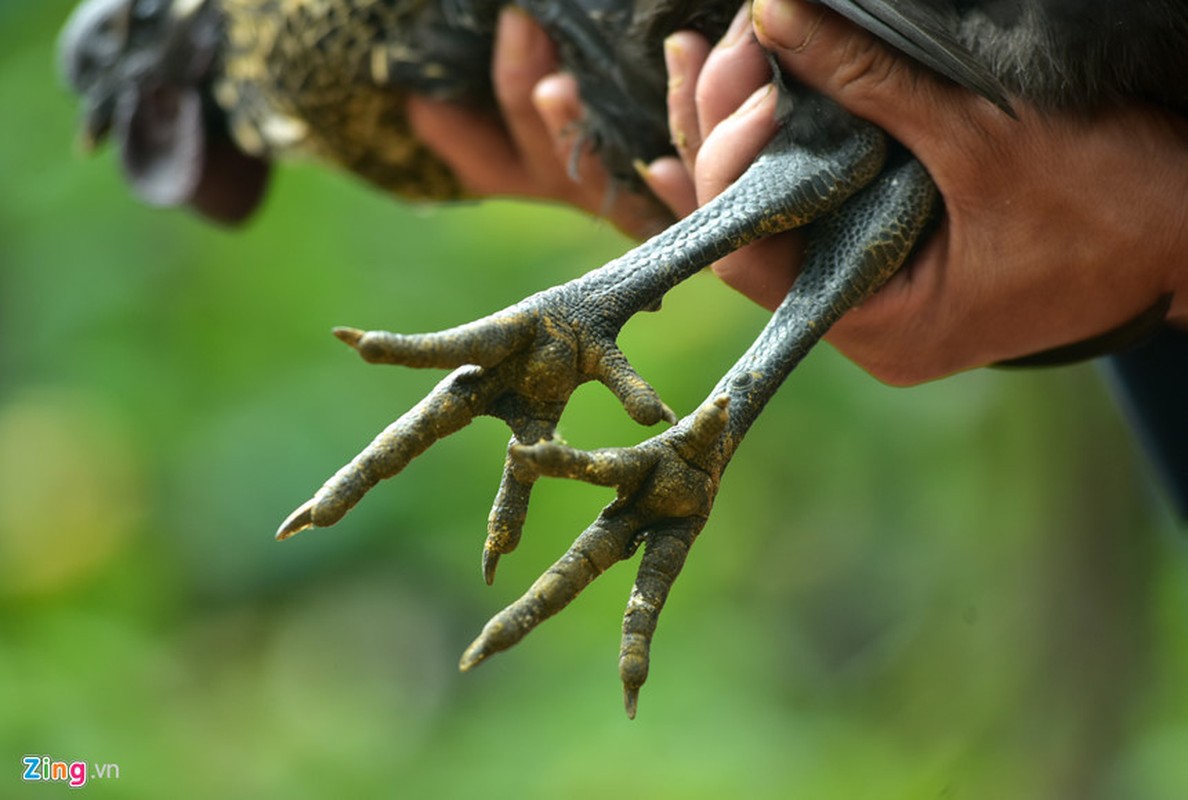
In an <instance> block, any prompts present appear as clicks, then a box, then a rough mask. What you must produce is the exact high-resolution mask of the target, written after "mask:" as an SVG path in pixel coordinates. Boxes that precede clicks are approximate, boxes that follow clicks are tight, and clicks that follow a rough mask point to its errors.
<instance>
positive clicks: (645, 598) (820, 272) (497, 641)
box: [461, 160, 937, 717]
mask: <svg viewBox="0 0 1188 800" xmlns="http://www.w3.org/2000/svg"><path fill="white" fill-rule="evenodd" d="M936 204H937V193H936V189H935V187H934V186H933V184H932V181H931V180H930V179H929V177H928V175H927V173H926V172H925V171H924V168H923V167H922V166H920V164H919V162H917V161H915V160H906V161H904V162H903V163H902V164H900V165H898V166H896V167H894V168H892V169H889V170H888V171H887V172H886V173H884V174H883V175H882V176H881V177H880V178H879V179H878V180H877V181H876V182H875V183H874V184H872V185H871V186H869V187H867V188H866V189H864V190H863V191H862V192H861V193H860V194H858V195H857V196H856V197H854V198H853V199H852V200H851V201H850V202H848V203H847V204H846V205H845V206H844V207H843V208H842V209H841V210H840V211H837V212H835V213H833V214H831V215H830V216H829V217H827V218H825V219H823V220H822V221H820V222H819V223H817V224H816V225H815V226H814V228H813V229H812V230H811V232H810V243H809V248H808V251H807V252H806V257H805V264H804V269H803V271H802V273H801V275H800V276H799V278H798V279H797V281H796V283H795V285H794V286H793V287H792V290H791V291H790V292H789V294H788V296H787V298H786V299H785V300H784V302H783V303H782V304H781V305H780V307H779V309H777V311H776V312H775V314H774V315H773V316H772V318H771V320H770V321H769V322H768V324H767V326H766V327H765V328H764V329H763V331H762V333H760V335H759V338H758V339H757V340H756V341H755V343H754V344H753V345H752V346H751V348H750V349H749V350H748V351H747V352H746V354H745V355H743V357H742V358H741V359H739V361H738V362H737V363H736V364H735V365H734V366H733V367H732V368H731V369H730V371H729V372H728V373H727V374H726V376H725V377H723V378H722V380H721V381H720V382H719V383H718V385H717V386H716V387H714V390H713V392H712V393H711V394H710V398H709V399H708V400H707V401H706V403H705V404H704V405H702V407H701V408H700V409H698V410H697V411H696V412H695V413H693V414H691V415H690V416H688V417H686V418H685V419H683V420H682V421H681V422H680V423H678V424H677V425H676V426H675V427H673V428H671V429H669V430H667V431H665V432H664V433H661V434H660V435H658V436H655V437H653V438H651V439H649V440H647V441H645V442H643V443H641V444H639V445H637V446H635V447H629V448H610V449H604V450H594V451H581V450H575V449H573V448H570V447H566V446H564V445H561V444H557V443H554V442H550V441H542V442H539V443H537V444H533V445H517V446H513V447H512V449H511V456H512V459H513V460H514V461H516V462H518V463H519V464H520V465H521V466H522V467H523V468H524V469H525V470H529V471H530V472H531V473H532V474H533V476H536V475H549V476H554V477H561V478H570V479H576V480H582V481H587V482H589V483H594V484H598V485H600V486H615V487H617V489H618V496H617V498H616V499H615V501H614V502H613V503H611V504H610V505H609V506H607V507H606V508H605V509H603V511H602V513H601V514H600V515H599V516H598V518H597V519H596V520H595V521H594V523H593V524H592V525H590V527H589V528H587V529H586V531H585V532H584V533H583V534H582V535H581V536H579V537H578V539H577V540H576V541H575V542H574V543H573V545H572V546H571V547H570V548H569V551H568V552H567V553H566V554H565V555H564V556H562V557H561V559H560V560H559V561H557V562H556V563H555V564H553V566H552V567H550V568H549V569H548V570H547V571H546V572H545V574H544V575H542V576H541V577H540V578H539V579H538V580H537V581H536V582H535V583H534V584H533V585H532V587H531V588H529V590H528V591H527V592H526V593H525V594H524V595H523V596H522V597H521V598H520V599H518V600H517V601H515V602H514V603H512V604H511V605H510V606H508V607H507V608H506V609H504V610H503V611H501V612H500V613H499V614H497V615H496V616H495V617H494V618H492V620H491V621H490V622H488V623H487V625H486V627H484V628H483V631H482V633H481V634H480V635H479V637H478V638H477V639H476V640H475V641H474V643H473V644H471V645H470V647H468V648H467V650H466V652H465V654H464V655H463V656H462V662H461V667H462V669H463V670H467V669H470V668H471V667H473V666H475V665H476V664H478V663H480V662H481V661H482V660H484V659H485V658H487V657H488V656H490V655H492V654H494V653H497V652H499V651H501V650H505V649H507V648H508V647H511V646H512V645H514V644H515V643H516V642H518V641H519V640H520V639H522V638H523V637H524V636H525V635H527V634H528V633H529V632H530V631H531V630H532V629H533V628H535V627H536V626H537V625H539V624H540V623H541V622H543V621H544V620H545V619H547V618H548V617H550V616H552V615H553V614H556V613H557V612H558V611H560V610H561V609H562V608H564V607H565V606H566V605H567V604H568V603H569V602H570V601H571V600H573V599H574V598H575V597H576V596H577V595H578V594H579V593H580V592H581V591H582V589H584V588H585V587H586V586H588V585H589V584H590V582H591V581H593V580H594V579H595V578H596V577H598V576H599V575H600V574H602V572H604V571H605V570H606V569H608V568H609V567H610V566H611V565H613V564H615V563H616V562H618V561H621V560H623V559H626V558H629V557H630V556H631V555H632V554H633V553H634V552H635V550H636V548H637V547H638V546H639V545H641V544H642V545H643V546H644V554H643V558H642V559H641V562H640V566H639V571H638V574H637V577H636V581H635V586H634V588H633V589H632V592H631V598H630V600H629V601H628V603H627V612H626V614H625V616H624V618H623V640H622V647H621V650H620V655H619V673H620V677H621V679H622V681H623V691H624V698H625V703H626V707H627V714H628V715H629V716H631V717H634V716H635V711H636V706H637V703H638V698H639V689H640V687H641V686H642V685H643V683H644V681H645V680H646V679H647V674H648V659H649V652H650V648H651V641H652V635H653V633H654V631H655V629H656V622H657V619H658V618H659V615H660V611H661V609H662V608H663V606H664V602H665V600H666V599H667V597H668V592H669V589H670V588H671V587H672V584H673V582H674V581H675V580H676V577H677V575H678V574H679V573H680V570H681V567H682V566H683V565H684V563H685V557H686V555H687V554H688V551H689V548H690V547H691V546H692V544H693V541H694V540H695V539H696V538H697V535H698V533H700V531H701V529H702V527H703V526H704V525H705V522H706V518H707V517H708V515H709V512H710V509H711V507H712V506H713V502H714V497H715V495H716V493H717V490H718V485H719V481H720V478H721V475H722V471H723V470H724V469H725V468H726V465H727V463H728V462H729V461H730V458H731V456H732V455H733V454H734V451H735V449H736V448H737V447H738V445H739V443H740V442H741V441H742V439H743V436H745V435H746V432H747V430H748V429H749V428H750V426H751V424H752V423H753V422H754V421H755V419H756V418H757V417H758V415H759V413H760V412H761V411H762V410H763V407H764V406H765V405H766V404H767V401H768V400H770V399H771V397H772V395H774V394H775V392H776V390H777V389H778V388H779V386H780V384H781V383H782V382H783V381H784V379H785V378H786V377H787V376H788V374H789V373H790V372H791V371H792V369H793V368H794V367H795V366H796V365H797V364H798V363H799V362H800V360H801V359H802V358H803V357H804V355H805V354H806V353H808V351H809V350H810V349H811V348H812V347H813V345H815V344H816V343H817V342H818V341H819V340H820V338H821V336H823V335H824V333H825V332H826V331H827V330H828V328H829V327H830V326H831V325H832V324H833V323H834V322H835V321H837V319H838V318H840V317H841V315H842V314H843V313H845V311H846V310H847V309H849V308H851V307H852V306H854V305H855V304H856V303H858V302H860V301H861V300H862V299H863V298H865V297H866V296H868V295H869V294H870V293H872V292H873V291H875V290H876V289H877V288H878V287H879V286H881V285H882V284H883V282H884V281H886V280H887V278H889V277H890V276H891V275H892V274H893V273H894V272H895V270H897V269H898V268H899V266H900V265H901V264H902V263H903V261H904V259H906V258H907V255H908V253H909V252H910V251H911V249H912V247H913V246H914V244H915V242H916V240H917V239H918V237H919V235H920V233H921V231H922V230H923V229H924V228H925V226H926V225H927V223H928V221H929V219H930V218H931V216H932V214H933V212H934V209H935V207H936Z"/></svg>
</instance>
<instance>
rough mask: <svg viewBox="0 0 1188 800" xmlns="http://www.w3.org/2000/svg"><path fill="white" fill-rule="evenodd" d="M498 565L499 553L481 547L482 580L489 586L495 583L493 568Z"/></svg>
mask: <svg viewBox="0 0 1188 800" xmlns="http://www.w3.org/2000/svg"><path fill="white" fill-rule="evenodd" d="M498 566H499V553H496V552H495V551H494V550H488V549H487V548H485V547H484V548H483V580H484V581H486V582H487V585H488V586H490V585H492V584H493V583H495V568H496V567H498Z"/></svg>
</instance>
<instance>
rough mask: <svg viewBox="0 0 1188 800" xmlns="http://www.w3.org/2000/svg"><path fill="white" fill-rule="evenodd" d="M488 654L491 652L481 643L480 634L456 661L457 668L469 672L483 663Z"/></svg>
mask: <svg viewBox="0 0 1188 800" xmlns="http://www.w3.org/2000/svg"><path fill="white" fill-rule="evenodd" d="M489 655H491V653H490V652H489V651H488V650H487V648H486V646H485V644H484V643H483V637H482V636H480V637H479V638H478V639H477V640H475V642H474V643H472V644H471V645H470V647H467V648H466V652H465V653H463V654H462V659H461V660H460V661H459V662H458V669H459V671H461V672H469V671H470V670H472V669H474V668H475V667H477V666H478V665H479V664H481V663H483V661H485V660H486V659H487V656H489Z"/></svg>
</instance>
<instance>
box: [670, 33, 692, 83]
mask: <svg viewBox="0 0 1188 800" xmlns="http://www.w3.org/2000/svg"><path fill="white" fill-rule="evenodd" d="M687 55H688V54H687V53H686V51H685V48H684V47H681V40H680V39H679V38H678V37H677V36H676V35H673V36H669V37H668V38H667V39H665V40H664V68H665V69H666V70H668V90H669V91H670V92H671V91H673V90H674V89H679V88H680V87H681V85H683V84H684V82H685V76H686V74H687V73H688V71H689V64H688V59H687Z"/></svg>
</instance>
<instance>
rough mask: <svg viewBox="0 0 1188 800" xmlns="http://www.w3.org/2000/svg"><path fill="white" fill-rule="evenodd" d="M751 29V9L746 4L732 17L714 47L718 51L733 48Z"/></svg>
mask: <svg viewBox="0 0 1188 800" xmlns="http://www.w3.org/2000/svg"><path fill="white" fill-rule="evenodd" d="M750 29H751V9H750V8H749V6H748V4H747V3H744V4H743V6H742V8H740V9H739V10H738V13H737V14H735V15H734V19H733V20H732V21H731V22H730V27H729V28H727V29H726V33H724V34H723V35H722V38H721V39H720V40H719V41H718V44H717V45H715V47H717V48H718V49H720V50H725V49H726V48H728V47H734V45H736V44H738V43H739V41H740V40H741V39H742V38H743V36H744V35H745V34H746V32H747V31H749V30H750Z"/></svg>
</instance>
